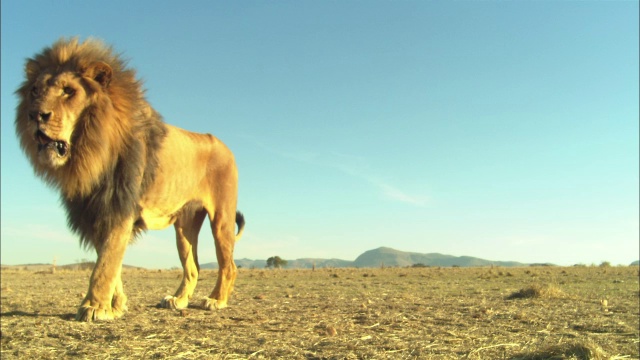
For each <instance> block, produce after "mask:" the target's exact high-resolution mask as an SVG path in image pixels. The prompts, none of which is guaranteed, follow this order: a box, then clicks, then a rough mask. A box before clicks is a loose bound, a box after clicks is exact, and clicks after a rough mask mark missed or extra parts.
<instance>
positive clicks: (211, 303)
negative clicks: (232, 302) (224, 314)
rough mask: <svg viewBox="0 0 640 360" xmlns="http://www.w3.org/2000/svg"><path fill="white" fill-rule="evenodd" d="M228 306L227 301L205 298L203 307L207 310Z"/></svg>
mask: <svg viewBox="0 0 640 360" xmlns="http://www.w3.org/2000/svg"><path fill="white" fill-rule="evenodd" d="M226 307H227V302H226V301H225V302H222V301H220V300H216V299H211V298H208V297H207V298H204V300H203V301H202V308H203V309H205V310H220V309H224V308H226Z"/></svg>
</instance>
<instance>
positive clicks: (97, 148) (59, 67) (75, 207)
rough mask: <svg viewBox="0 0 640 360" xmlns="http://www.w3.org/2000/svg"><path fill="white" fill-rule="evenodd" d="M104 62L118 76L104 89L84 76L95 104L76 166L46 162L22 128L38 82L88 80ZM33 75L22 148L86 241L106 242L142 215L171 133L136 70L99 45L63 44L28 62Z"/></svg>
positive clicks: (25, 90)
mask: <svg viewBox="0 0 640 360" xmlns="http://www.w3.org/2000/svg"><path fill="white" fill-rule="evenodd" d="M96 62H103V63H105V64H107V65H108V66H109V67H110V68H111V71H112V73H111V78H110V81H109V83H108V85H107V86H104V87H101V86H99V84H98V83H96V82H95V81H89V80H84V79H82V81H83V86H84V87H85V88H86V89H88V92H87V93H90V96H91V105H90V106H89V107H87V108H86V109H85V110H84V112H83V114H82V116H81V117H80V119H78V122H77V124H76V126H75V130H74V131H73V134H72V137H71V143H72V144H73V146H72V147H71V149H70V151H71V154H70V158H69V161H68V162H67V163H66V164H65V165H64V166H62V167H61V168H59V169H51V168H47V167H44V166H41V165H39V164H38V162H37V160H35V150H34V149H33V147H34V146H33V144H32V143H33V140H32V138H33V134H27V133H25V132H24V131H21V130H20V129H21V126H20V124H19V122H21V121H26V120H25V119H26V118H27V111H28V104H29V100H28V99H29V98H28V94H29V91H30V88H31V87H32V86H33V82H34V80H35V78H37V77H38V75H39V74H40V73H43V72H49V73H54V74H55V73H61V72H73V73H76V74H78V76H84V75H85V72H86V71H87V69H88V68H89V67H90V66H91V65H92V64H95V63H96ZM26 73H27V79H26V81H25V82H24V83H23V84H22V86H21V87H20V88H19V89H18V91H17V92H16V93H17V94H18V96H19V97H20V100H21V103H20V105H19V106H18V115H17V116H18V117H17V119H16V125H17V126H16V128H17V129H18V130H17V132H18V136H19V137H20V138H21V146H22V148H23V150H24V151H25V152H26V153H27V155H28V156H30V157H31V159H32V163H33V165H34V169H35V172H36V174H38V175H39V176H41V177H42V178H43V179H44V180H45V181H46V182H47V183H48V184H49V185H52V186H54V187H56V188H59V189H60V190H61V193H62V203H63V204H64V206H65V208H66V210H67V219H68V223H69V226H70V227H71V229H72V230H73V231H74V232H76V233H78V234H79V235H80V238H81V241H82V243H83V244H84V245H89V244H94V245H96V244H100V243H102V242H103V241H104V240H105V239H106V236H107V234H108V233H109V232H110V231H111V229H112V228H113V227H114V225H116V224H118V223H119V222H121V221H122V220H123V219H125V218H127V217H130V216H131V215H132V214H136V213H137V212H138V211H139V209H137V203H138V200H139V198H140V196H141V195H142V194H143V192H144V190H145V187H146V186H147V185H149V184H150V183H151V182H152V180H153V178H154V176H155V169H156V167H157V162H158V160H157V157H156V155H157V153H158V151H159V149H160V145H161V143H162V141H163V139H164V137H165V135H166V132H167V130H166V127H165V125H164V122H163V121H162V118H161V116H160V115H159V114H158V113H157V112H155V111H154V110H153V109H152V108H151V107H150V106H149V104H148V103H147V101H146V99H145V98H144V92H143V89H142V86H141V82H140V81H139V80H137V79H136V76H135V71H134V70H132V69H129V68H127V67H126V63H125V61H123V60H122V59H121V58H120V56H119V55H117V54H114V52H113V50H112V49H111V48H110V47H107V46H105V45H104V44H103V43H102V42H100V41H98V40H93V39H88V40H86V41H84V42H82V43H80V42H79V41H78V39H75V38H74V39H70V40H67V39H61V40H59V41H58V42H56V43H55V44H54V45H53V46H52V47H48V48H45V49H44V50H43V51H42V52H41V53H39V54H38V55H36V56H35V57H33V58H31V59H28V60H27V66H26ZM136 230H139V229H136Z"/></svg>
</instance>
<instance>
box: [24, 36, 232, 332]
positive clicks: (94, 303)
mask: <svg viewBox="0 0 640 360" xmlns="http://www.w3.org/2000/svg"><path fill="white" fill-rule="evenodd" d="M25 75H26V80H25V81H24V83H23V84H22V86H21V87H20V88H19V89H18V90H17V92H16V93H17V94H18V96H19V98H20V104H19V106H18V109H17V117H16V121H15V125H16V133H17V135H18V137H19V139H20V145H21V147H22V149H23V150H24V152H25V154H26V155H27V157H28V158H29V160H30V161H31V163H32V165H33V167H34V171H35V173H36V174H37V175H38V176H40V177H42V178H43V179H44V180H45V182H46V183H47V184H49V185H51V186H53V187H54V188H56V189H58V190H59V191H60V194H61V199H62V203H63V204H64V206H65V208H66V211H67V218H68V221H69V226H70V227H71V229H72V230H73V231H74V232H76V233H78V234H79V235H80V239H81V241H82V243H83V244H84V245H87V246H92V247H93V248H95V250H96V252H97V254H98V259H97V262H96V265H95V268H94V270H93V273H92V274H91V279H90V283H89V290H88V291H87V295H86V297H85V298H84V300H83V301H82V303H81V304H80V308H79V310H78V313H77V316H76V318H77V319H78V320H83V321H91V320H104V319H114V318H117V317H120V316H121V315H122V314H123V313H124V312H125V311H126V296H125V294H124V291H123V287H122V279H121V272H122V259H123V257H124V253H125V250H126V247H127V245H128V243H129V242H130V241H131V240H132V239H133V238H134V237H135V236H136V234H138V233H139V232H140V231H144V230H147V229H162V228H165V227H167V226H169V225H171V224H173V225H174V226H175V230H176V240H177V246H178V254H179V257H180V261H181V262H182V266H183V269H184V274H183V279H182V282H181V284H180V286H179V288H178V290H177V291H176V293H175V295H174V296H168V297H166V298H165V299H163V300H162V302H161V305H162V306H163V307H167V308H175V309H178V308H185V307H187V306H188V303H189V299H190V297H191V296H192V294H193V291H194V289H195V286H196V284H197V280H198V272H199V264H198V255H197V245H198V233H199V230H200V227H201V226H202V223H203V222H204V219H205V218H206V217H208V218H209V220H210V224H211V229H212V232H213V236H214V239H215V244H216V256H217V259H218V264H219V266H220V272H219V275H218V280H217V283H216V286H215V288H214V290H213V292H212V293H211V295H210V296H209V297H208V298H207V299H205V301H204V304H203V306H204V307H205V308H208V309H212V308H218V309H220V308H223V307H225V306H227V301H228V298H229V296H230V294H231V292H232V290H233V284H234V281H235V278H236V266H235V264H234V262H233V249H234V244H235V242H236V241H237V240H238V239H239V238H240V236H241V235H242V231H243V228H244V217H243V216H242V214H241V213H239V212H237V211H236V202H237V186H238V175H237V169H236V165H235V161H234V157H233V154H232V153H231V151H230V150H229V149H228V148H227V147H226V146H225V145H224V144H223V143H222V142H220V141H219V140H218V139H216V138H215V137H213V136H211V135H209V134H196V133H191V132H188V131H185V130H182V129H179V128H177V127H173V126H170V125H167V124H165V123H164V122H163V121H162V119H161V117H160V115H159V114H158V113H157V112H156V111H155V110H153V108H151V106H150V105H149V104H148V103H147V101H146V99H145V98H144V95H143V90H142V88H141V86H140V82H139V81H138V80H136V78H135V72H134V71H133V70H131V69H127V68H126V66H125V64H124V62H123V61H122V60H121V59H120V58H119V57H118V56H117V55H114V53H113V51H112V50H111V48H109V47H106V46H104V45H103V44H102V43H101V42H99V41H97V40H92V39H89V40H86V41H85V42H82V43H81V42H79V41H78V40H77V39H71V40H66V39H61V40H60V41H58V42H57V43H55V44H54V45H53V46H52V47H50V48H46V49H44V50H43V51H42V52H41V53H40V54H38V55H36V56H35V57H34V58H32V59H28V60H27V64H26V68H25ZM236 224H237V226H238V233H237V234H236V233H235V226H236Z"/></svg>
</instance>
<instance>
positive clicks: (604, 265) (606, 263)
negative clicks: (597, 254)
mask: <svg viewBox="0 0 640 360" xmlns="http://www.w3.org/2000/svg"><path fill="white" fill-rule="evenodd" d="M600 267H611V263H610V262H608V261H603V262H601V263H600Z"/></svg>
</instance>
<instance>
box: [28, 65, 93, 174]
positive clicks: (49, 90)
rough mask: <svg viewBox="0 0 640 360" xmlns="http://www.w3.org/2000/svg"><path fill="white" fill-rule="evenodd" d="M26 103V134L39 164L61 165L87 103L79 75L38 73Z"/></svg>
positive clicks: (87, 99)
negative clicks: (30, 138)
mask: <svg viewBox="0 0 640 360" xmlns="http://www.w3.org/2000/svg"><path fill="white" fill-rule="evenodd" d="M25 101H26V102H27V108H26V110H27V114H26V115H27V117H28V118H27V119H21V120H22V121H24V122H26V127H27V129H26V134H25V135H31V136H32V137H33V142H34V144H33V146H36V147H37V158H38V161H39V162H40V164H42V165H43V166H48V167H51V168H57V167H60V166H62V165H64V164H65V163H66V162H67V161H68V160H69V157H70V156H71V147H72V146H73V144H72V141H71V136H72V134H73V131H74V129H75V127H76V125H77V123H78V119H79V118H80V116H82V113H83V111H84V110H85V108H86V107H87V106H88V105H89V98H88V96H87V91H86V89H85V87H84V86H83V84H82V81H81V78H80V77H78V76H77V75H76V74H75V73H72V72H62V73H59V74H50V73H44V74H40V75H39V76H38V77H37V79H36V80H35V81H34V83H33V86H32V87H31V89H30V91H29V94H28V95H27V97H26V99H25Z"/></svg>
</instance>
